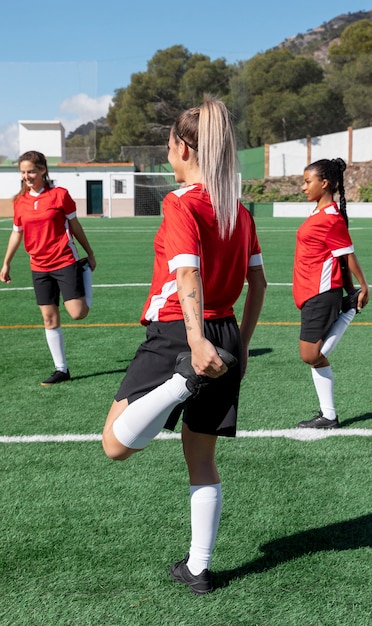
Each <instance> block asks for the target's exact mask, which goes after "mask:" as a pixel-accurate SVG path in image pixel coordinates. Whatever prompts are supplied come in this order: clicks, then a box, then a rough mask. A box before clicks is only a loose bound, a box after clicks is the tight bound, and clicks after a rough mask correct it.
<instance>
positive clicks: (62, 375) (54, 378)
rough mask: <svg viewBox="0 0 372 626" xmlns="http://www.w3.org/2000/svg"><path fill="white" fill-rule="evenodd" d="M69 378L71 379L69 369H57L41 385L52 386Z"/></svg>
mask: <svg viewBox="0 0 372 626" xmlns="http://www.w3.org/2000/svg"><path fill="white" fill-rule="evenodd" d="M69 380H71V376H70V372H69V371H68V370H67V372H61V371H59V370H56V371H55V372H53V373H52V374H51V375H50V376H49V378H47V379H46V380H43V382H41V383H40V385H41V386H42V387H50V386H51V385H56V384H57V383H65V382H67V381H69Z"/></svg>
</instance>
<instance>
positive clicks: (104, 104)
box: [0, 93, 112, 160]
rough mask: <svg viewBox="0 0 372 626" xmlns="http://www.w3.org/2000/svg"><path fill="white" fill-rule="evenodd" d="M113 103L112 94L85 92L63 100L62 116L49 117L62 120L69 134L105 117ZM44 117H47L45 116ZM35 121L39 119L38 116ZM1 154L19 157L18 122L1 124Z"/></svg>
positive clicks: (12, 157) (13, 157)
mask: <svg viewBox="0 0 372 626" xmlns="http://www.w3.org/2000/svg"><path fill="white" fill-rule="evenodd" d="M111 103H112V96H108V95H107V96H100V97H99V98H91V97H90V96H88V95H87V94H85V93H80V94H76V95H75V96H72V98H67V99H66V100H63V101H62V102H61V104H60V106H59V110H60V111H61V112H62V113H63V115H62V116H60V115H52V116H51V117H50V118H49V119H54V120H58V121H60V122H61V123H62V124H63V126H64V128H65V131H66V136H67V135H68V134H69V133H70V132H71V131H73V130H75V129H76V128H78V126H81V124H87V123H88V122H93V121H94V120H97V119H99V118H100V117H105V116H106V115H107V113H108V110H109V106H110V104H111ZM24 119H25V118H24ZM43 119H46V118H45V117H44V118H43ZM34 121H37V118H36V119H35V120H34ZM0 155H1V156H6V157H8V158H9V159H14V160H15V159H17V158H18V156H19V130H18V122H16V123H13V124H8V125H5V126H0Z"/></svg>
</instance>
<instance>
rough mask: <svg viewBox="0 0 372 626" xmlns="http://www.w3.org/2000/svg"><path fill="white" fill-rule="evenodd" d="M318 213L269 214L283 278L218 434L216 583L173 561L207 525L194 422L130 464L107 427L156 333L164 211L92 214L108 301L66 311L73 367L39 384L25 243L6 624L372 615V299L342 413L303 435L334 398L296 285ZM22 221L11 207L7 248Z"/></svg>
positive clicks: (271, 255) (326, 620) (7, 512)
mask: <svg viewBox="0 0 372 626" xmlns="http://www.w3.org/2000/svg"><path fill="white" fill-rule="evenodd" d="M301 221H302V220H296V219H289V218H287V219H274V218H264V217H262V218H257V219H256V224H257V230H258V234H259V238H260V242H261V246H262V249H263V255H264V261H265V268H266V274H267V279H268V282H269V286H268V290H267V297H266V302H265V305H264V309H263V312H262V316H261V319H260V323H259V325H258V327H257V329H256V333H255V335H254V338H253V341H252V345H251V357H250V362H249V369H248V373H247V376H246V378H245V379H244V381H243V384H242V393H241V403H240V414H239V421H238V430H239V437H237V438H236V439H235V440H225V439H221V440H220V441H219V445H218V449H217V462H218V466H219V470H220V473H221V478H222V485H223V496H224V503H223V512H222V518H221V526H220V532H219V535H218V539H217V543H216V548H215V552H214V558H213V563H212V569H213V572H214V577H215V583H216V587H217V588H216V591H215V592H214V593H213V594H210V595H208V596H205V597H196V596H194V595H193V594H192V593H191V591H190V590H189V589H188V588H187V587H186V586H182V585H179V584H177V583H175V582H173V581H172V580H171V578H170V577H169V574H168V571H169V566H170V564H171V563H172V562H173V561H174V560H176V559H181V558H183V556H184V554H185V552H186V551H187V549H188V547H189V540H190V536H189V497H188V481H187V473H186V468H185V463H184V461H183V457H182V450H181V443H180V440H179V437H178V435H177V437H175V438H170V439H161V438H159V439H157V440H156V441H154V442H153V443H152V444H151V445H150V446H149V448H148V449H147V450H146V451H144V452H143V453H141V454H138V455H135V456H134V457H133V458H131V459H130V460H129V461H128V462H126V463H114V462H112V461H109V460H108V459H107V458H106V457H105V455H104V453H103V451H102V449H101V444H100V440H99V439H100V433H101V431H102V427H103V424H104V421H105V417H106V414H107V412H108V409H109V407H110V404H111V402H112V399H113V394H114V393H115V392H116V390H117V388H118V386H119V384H120V382H121V379H122V377H123V375H124V373H125V371H126V368H127V365H128V363H129V361H130V360H131V358H132V356H133V354H134V351H135V349H136V347H137V345H138V343H139V342H140V341H141V340H142V338H143V337H144V329H143V328H141V327H140V326H139V324H138V319H139V315H140V312H141V309H142V304H143V301H144V299H145V297H146V294H147V290H148V284H149V282H150V279H151V272H152V259H153V247H152V241H153V237H154V234H155V232H156V228H157V226H158V224H159V218H128V219H113V220H107V219H100V218H90V219H89V218H86V219H82V220H81V222H82V224H83V226H84V228H85V230H86V233H87V235H88V238H89V240H90V242H91V244H92V247H93V249H94V251H95V253H96V257H97V269H96V271H95V272H94V274H93V285H94V287H93V307H92V310H91V312H90V314H89V316H88V318H87V319H86V320H83V321H80V322H73V321H72V320H71V319H70V318H69V317H68V315H67V314H66V313H65V312H64V311H63V312H62V323H63V326H64V335H65V344H66V351H67V356H68V362H69V368H70V371H71V375H72V378H73V381H72V382H71V383H65V384H62V385H57V386H56V387H51V388H45V387H41V386H40V385H39V382H40V380H42V379H43V378H45V376H46V375H48V374H49V373H50V372H51V371H52V370H53V364H52V362H51V359H50V356H49V351H48V349H47V346H46V342H45V337H44V330H43V326H42V321H41V316H40V313H39V310H38V308H37V306H36V304H35V298H34V293H33V290H32V288H31V276H30V270H29V265H28V259H27V256H26V254H25V252H24V251H23V249H20V250H19V251H18V253H17V255H16V257H15V259H14V261H13V263H12V272H11V274H12V278H13V280H12V283H11V284H10V285H9V286H6V285H4V284H2V283H0V355H1V395H0V417H1V421H0V446H1V457H0V458H1V461H0V470H1V482H2V485H1V487H2V489H1V517H0V545H1V549H0V598H1V602H0V625H1V626H41V625H42V626H67V625H71V626H120V625H125V626H142V625H146V626H148V625H149V624H151V625H154V626H158V625H159V626H238V625H239V626H240V625H242V626H370V624H371V614H372V600H371V592H370V590H371V582H372V575H371V546H372V538H371V518H372V516H371V486H370V485H371V469H370V468H371V465H370V450H371V435H372V421H371V420H372V404H371V391H370V378H371V357H372V347H371V345H372V343H371V339H370V337H371V327H372V302H371V303H370V305H369V306H368V307H366V309H364V310H363V311H362V313H361V314H360V315H358V316H356V318H355V320H354V322H353V323H352V325H351V327H350V328H349V329H348V331H347V333H346V334H345V336H344V337H343V339H342V341H341V342H340V344H339V346H338V347H337V348H336V350H335V352H334V353H333V354H332V357H331V362H332V366H333V370H334V375H335V385H336V386H335V395H336V403H337V410H338V413H339V418H340V421H341V424H342V428H341V429H340V430H338V431H332V432H331V433H327V432H326V433H323V431H322V432H321V433H317V432H315V433H310V434H309V437H311V436H312V435H314V436H316V435H319V437H320V438H315V439H311V438H310V439H309V440H303V439H301V438H298V437H299V434H298V431H297V438H296V429H295V426H296V424H297V422H298V421H299V420H300V419H307V418H310V417H312V415H314V413H316V412H317V411H318V404H317V399H316V396H315V391H314V388H313V384H312V379H311V374H310V370H309V367H308V366H306V365H305V364H303V363H302V362H301V361H300V359H299V356H298V345H297V343H298V334H299V313H298V311H297V310H296V308H295V306H294V304H293V300H292V295H291V284H290V283H291V277H292V261H293V251H294V243H295V231H296V228H297V227H298V226H299V224H300V223H301ZM10 228H11V220H9V219H8V220H6V219H3V220H0V259H1V260H2V258H3V255H4V252H5V248H6V244H7V240H8V237H9V233H10ZM350 232H351V236H352V238H353V241H354V244H355V248H356V253H357V256H358V258H359V260H360V262H361V264H362V266H363V268H364V270H365V273H366V275H367V278H368V279H369V283H370V284H371V283H372V255H371V240H372V220H363V219H351V220H350ZM241 310H242V300H241V301H239V303H238V304H237V307H236V313H237V317H238V319H240V315H241ZM176 434H177V433H176ZM323 435H327V436H323Z"/></svg>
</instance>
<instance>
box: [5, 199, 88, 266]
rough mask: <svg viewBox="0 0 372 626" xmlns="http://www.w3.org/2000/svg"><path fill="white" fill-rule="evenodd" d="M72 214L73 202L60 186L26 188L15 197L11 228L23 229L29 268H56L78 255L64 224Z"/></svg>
mask: <svg viewBox="0 0 372 626" xmlns="http://www.w3.org/2000/svg"><path fill="white" fill-rule="evenodd" d="M74 217H76V204H75V202H74V200H73V199H72V198H71V196H70V194H69V193H68V191H67V190H66V189H63V188H62V187H53V188H51V189H44V190H42V191H41V192H40V193H35V192H32V191H31V192H29V191H28V192H27V193H25V194H24V195H22V196H19V197H18V198H17V199H16V200H15V202H14V222H13V230H16V231H18V232H21V231H23V241H24V246H25V249H26V252H27V253H28V254H29V255H30V264H31V269H32V270H33V271H36V272H50V271H52V270H58V269H61V268H63V267H67V266H68V265H72V264H73V263H75V261H76V260H77V259H78V258H79V257H78V253H77V250H76V247H75V244H74V241H73V238H72V235H71V233H70V229H69V225H68V220H69V219H72V218H74Z"/></svg>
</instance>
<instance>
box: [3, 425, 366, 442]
mask: <svg viewBox="0 0 372 626" xmlns="http://www.w3.org/2000/svg"><path fill="white" fill-rule="evenodd" d="M236 436H237V437H238V438H241V439H255V438H256V439H265V438H266V439H278V438H284V439H295V440H297V441H317V440H319V439H327V438H328V437H351V436H353V437H371V436H372V429H370V428H345V429H330V430H317V429H312V428H288V429H283V430H238V431H237V433H236ZM101 439H102V435H100V434H94V433H92V434H87V435H83V434H78V433H77V434H67V433H66V434H65V435H18V436H12V437H7V436H4V435H3V436H0V443H68V442H88V443H89V442H91V441H101ZM155 439H158V440H166V439H181V435H180V434H179V433H165V432H161V433H159V435H157V436H156V437H155Z"/></svg>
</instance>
